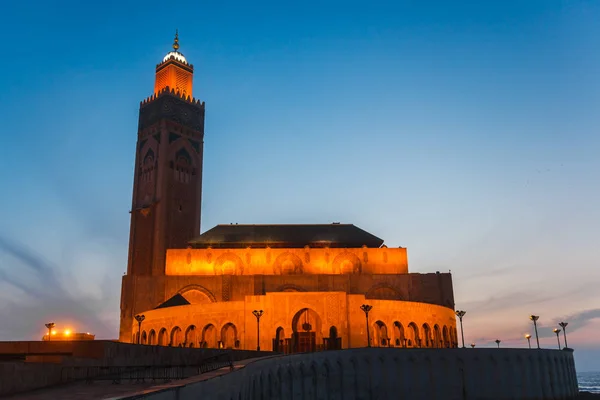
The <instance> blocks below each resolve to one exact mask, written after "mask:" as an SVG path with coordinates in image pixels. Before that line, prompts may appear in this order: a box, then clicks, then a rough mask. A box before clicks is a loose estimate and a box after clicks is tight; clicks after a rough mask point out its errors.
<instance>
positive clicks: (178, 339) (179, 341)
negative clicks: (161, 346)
mask: <svg viewBox="0 0 600 400" xmlns="http://www.w3.org/2000/svg"><path fill="white" fill-rule="evenodd" d="M182 345H183V333H182V332H181V328H180V327H178V326H176V327H174V328H173V329H172V330H171V342H170V343H169V346H172V347H181V346H182Z"/></svg>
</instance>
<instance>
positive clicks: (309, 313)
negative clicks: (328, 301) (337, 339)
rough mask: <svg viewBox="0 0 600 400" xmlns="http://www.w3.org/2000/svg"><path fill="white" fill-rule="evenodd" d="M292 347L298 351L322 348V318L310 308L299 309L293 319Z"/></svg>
mask: <svg viewBox="0 0 600 400" xmlns="http://www.w3.org/2000/svg"><path fill="white" fill-rule="evenodd" d="M292 330H293V333H292V348H293V351H294V352H296V353H304V352H310V351H316V350H317V348H319V349H322V347H323V345H319V344H318V343H322V341H323V335H322V334H321V318H320V317H319V315H318V314H317V313H316V312H315V311H314V310H311V309H310V308H303V309H302V310H300V311H298V312H297V313H296V315H294V318H293V319H292Z"/></svg>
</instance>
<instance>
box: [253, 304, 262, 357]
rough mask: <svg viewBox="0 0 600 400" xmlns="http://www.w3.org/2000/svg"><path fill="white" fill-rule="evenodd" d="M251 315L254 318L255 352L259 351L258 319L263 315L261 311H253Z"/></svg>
mask: <svg viewBox="0 0 600 400" xmlns="http://www.w3.org/2000/svg"><path fill="white" fill-rule="evenodd" d="M252 314H254V316H255V317H256V351H260V317H262V315H263V310H254V311H252Z"/></svg>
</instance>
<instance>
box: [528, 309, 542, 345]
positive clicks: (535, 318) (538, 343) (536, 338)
mask: <svg viewBox="0 0 600 400" xmlns="http://www.w3.org/2000/svg"><path fill="white" fill-rule="evenodd" d="M529 319H530V320H532V321H533V328H534V329H535V340H537V346H538V349H539V348H540V338H539V337H538V331H537V320H538V319H540V316H539V315H530V316H529Z"/></svg>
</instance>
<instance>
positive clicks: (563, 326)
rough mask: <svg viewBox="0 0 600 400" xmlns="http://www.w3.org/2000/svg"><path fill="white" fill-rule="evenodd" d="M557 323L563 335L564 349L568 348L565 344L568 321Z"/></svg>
mask: <svg viewBox="0 0 600 400" xmlns="http://www.w3.org/2000/svg"><path fill="white" fill-rule="evenodd" d="M558 325H560V327H561V328H563V335H564V337H565V349H568V348H569V345H568V344H567V325H569V323H568V322H559V323H558Z"/></svg>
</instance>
